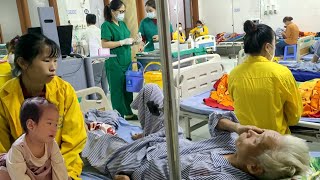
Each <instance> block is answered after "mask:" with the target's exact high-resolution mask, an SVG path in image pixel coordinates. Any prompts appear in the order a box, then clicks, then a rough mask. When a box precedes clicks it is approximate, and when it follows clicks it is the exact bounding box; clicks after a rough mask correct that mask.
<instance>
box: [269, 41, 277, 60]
mask: <svg viewBox="0 0 320 180" xmlns="http://www.w3.org/2000/svg"><path fill="white" fill-rule="evenodd" d="M270 45H271V44H270ZM271 47H272V49H273V51H272V54H271V53H270V52H269V51H267V53H268V54H269V56H270V57H271V59H269V60H270V61H273V59H274V56H275V53H276V52H275V49H274V46H273V45H271Z"/></svg>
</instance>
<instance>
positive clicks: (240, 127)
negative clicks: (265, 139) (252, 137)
mask: <svg viewBox="0 0 320 180" xmlns="http://www.w3.org/2000/svg"><path fill="white" fill-rule="evenodd" d="M249 130H252V131H255V132H256V133H258V134H261V133H263V131H264V130H263V129H260V128H258V127H256V126H249V125H246V126H244V125H241V124H239V123H236V128H235V131H236V133H237V134H239V135H240V134H242V133H244V132H248V131H249Z"/></svg>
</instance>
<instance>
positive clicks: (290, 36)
mask: <svg viewBox="0 0 320 180" xmlns="http://www.w3.org/2000/svg"><path fill="white" fill-rule="evenodd" d="M292 20H293V18H292V17H290V16H287V17H284V18H283V23H284V24H285V25H286V31H285V32H283V33H282V36H283V37H284V39H285V40H284V41H280V42H279V43H277V45H276V56H283V55H284V47H285V46H288V45H294V44H297V42H298V38H299V28H298V26H297V25H296V24H294V23H293V22H292Z"/></svg>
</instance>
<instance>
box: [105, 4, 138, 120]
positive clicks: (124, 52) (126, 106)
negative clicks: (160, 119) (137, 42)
mask: <svg viewBox="0 0 320 180" xmlns="http://www.w3.org/2000/svg"><path fill="white" fill-rule="evenodd" d="M125 12H126V7H125V4H124V3H123V2H122V1H121V0H113V1H111V2H110V5H109V6H105V8H104V18H105V22H104V23H103V24H102V25H101V44H102V47H103V48H110V50H111V54H115V55H117V57H114V58H110V59H108V60H106V61H105V67H106V71H107V78H108V82H109V87H110V94H111V103H112V107H113V109H116V110H117V111H118V112H119V113H120V114H121V116H122V117H125V119H126V120H137V116H136V115H134V114H133V113H132V110H131V108H130V104H131V102H132V100H133V95H132V93H131V92H127V91H126V82H125V72H126V70H127V69H128V67H129V65H130V64H131V45H132V44H133V43H134V42H133V38H130V31H129V29H128V27H127V26H126V24H125V23H124V22H123V19H124V15H125Z"/></svg>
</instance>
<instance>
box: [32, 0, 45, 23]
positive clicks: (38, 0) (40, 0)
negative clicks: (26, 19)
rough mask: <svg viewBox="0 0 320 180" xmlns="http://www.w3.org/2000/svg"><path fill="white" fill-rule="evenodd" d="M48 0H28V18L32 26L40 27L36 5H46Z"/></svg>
mask: <svg viewBox="0 0 320 180" xmlns="http://www.w3.org/2000/svg"><path fill="white" fill-rule="evenodd" d="M48 6H49V1H48V0H28V7H29V13H30V20H31V26H32V27H40V21H39V14H38V7H48Z"/></svg>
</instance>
